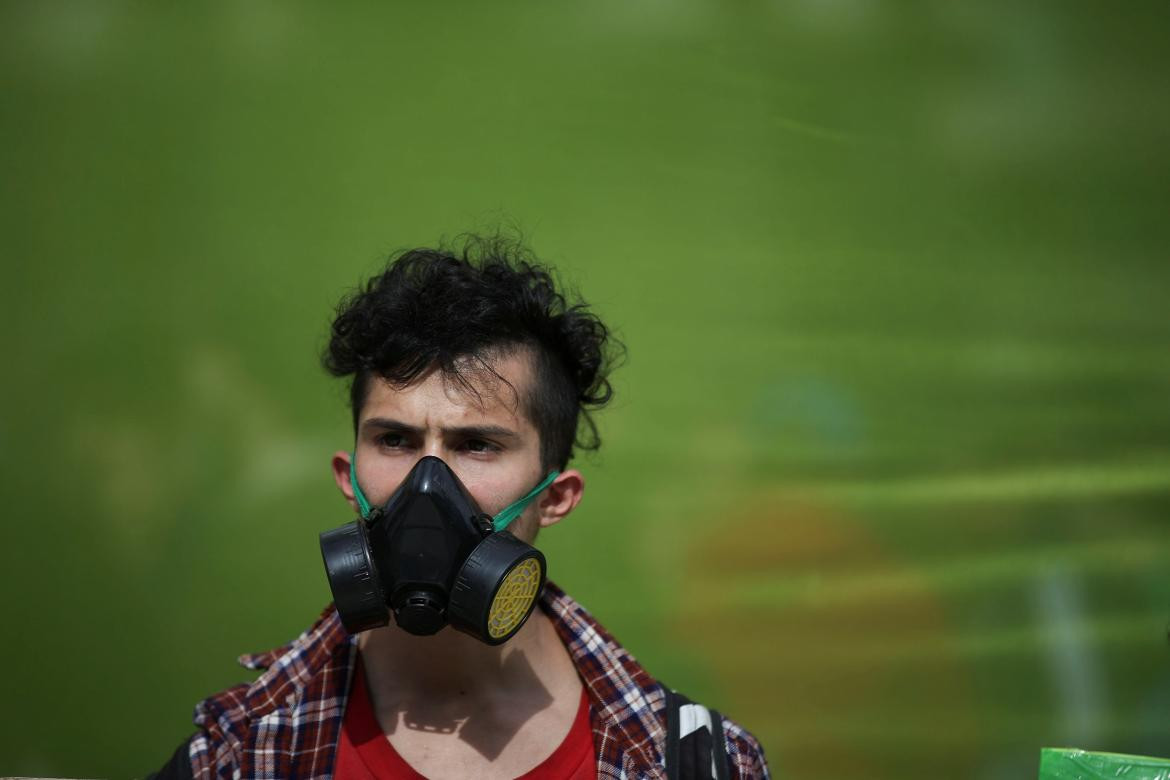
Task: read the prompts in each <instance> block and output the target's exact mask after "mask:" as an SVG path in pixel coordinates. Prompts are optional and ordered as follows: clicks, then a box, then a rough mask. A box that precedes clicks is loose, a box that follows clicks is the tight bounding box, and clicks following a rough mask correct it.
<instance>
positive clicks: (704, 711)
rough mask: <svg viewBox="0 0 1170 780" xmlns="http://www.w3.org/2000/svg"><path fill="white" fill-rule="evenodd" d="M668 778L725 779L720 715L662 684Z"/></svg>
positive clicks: (725, 753) (694, 779)
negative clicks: (664, 699) (664, 696)
mask: <svg viewBox="0 0 1170 780" xmlns="http://www.w3.org/2000/svg"><path fill="white" fill-rule="evenodd" d="M663 690H664V691H665V692H666V777H667V778H668V780H728V775H729V774H730V773H729V771H728V767H727V743H726V738H725V737H724V734H723V716H722V715H720V714H719V712H718V711H716V710H712V709H708V708H707V707H704V706H703V705H702V704H695V703H694V702H692V701H691V700H690V699H688V698H687V697H686V696H683V695H682V694H681V693H678V692H677V691H672V690H670V689H669V688H666V687H665V686H663Z"/></svg>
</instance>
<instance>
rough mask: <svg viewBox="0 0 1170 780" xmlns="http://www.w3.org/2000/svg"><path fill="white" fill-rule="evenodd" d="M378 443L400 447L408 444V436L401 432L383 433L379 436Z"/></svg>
mask: <svg viewBox="0 0 1170 780" xmlns="http://www.w3.org/2000/svg"><path fill="white" fill-rule="evenodd" d="M378 444H380V445H382V446H383V447H389V448H391V449H398V448H400V447H405V446H406V437H405V436H403V435H402V434H401V433H383V434H382V435H381V436H379V437H378Z"/></svg>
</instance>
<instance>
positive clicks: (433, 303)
mask: <svg viewBox="0 0 1170 780" xmlns="http://www.w3.org/2000/svg"><path fill="white" fill-rule="evenodd" d="M574 297H575V298H576V296H574ZM517 349H527V350H530V352H531V354H532V356H533V357H532V359H533V369H534V371H533V377H534V381H533V386H532V387H531V388H529V389H528V392H527V394H526V397H525V398H523V399H522V405H523V408H524V410H525V412H526V414H527V415H528V417H529V419H530V421H531V422H532V423H533V425H534V426H535V427H536V429H537V430H538V431H539V432H540V457H541V465H542V467H543V468H545V469H551V468H564V467H565V465H566V464H567V463H568V462H569V460H570V459H571V458H572V457H573V448H574V446H577V447H580V448H581V449H586V450H595V449H597V448H598V447H599V446H600V445H601V438H600V436H599V434H598V432H597V425H596V423H595V422H594V420H593V418H592V416H591V414H590V412H591V411H593V410H596V409H599V408H601V407H602V406H604V405H605V404H606V403H608V402H609V400H610V399H611V398H612V397H613V387H612V385H611V384H610V382H609V373H610V371H611V370H612V369H613V367H614V366H615V364H616V362H617V360H618V359H619V358H620V356H621V355H622V354H624V347H623V346H622V344H621V342H620V341H618V340H617V338H615V337H614V336H613V334H612V333H611V332H610V330H609V328H607V327H606V326H605V324H604V323H603V322H602V321H601V320H600V319H599V318H598V317H597V316H596V315H595V314H593V313H592V312H591V311H590V310H589V308H588V306H587V305H586V304H585V303H584V302H583V301H581V300H580V299H579V298H577V299H576V300H572V301H567V300H566V298H565V295H563V294H562V293H561V292H559V291H558V290H557V284H556V282H555V280H554V278H553V275H552V272H551V271H550V269H548V268H547V267H546V266H544V265H542V264H540V263H539V262H538V261H537V260H536V258H535V257H534V256H533V254H532V252H531V251H530V250H529V249H528V248H526V247H525V246H524V245H523V244H522V243H521V242H520V241H519V240H517V239H512V238H508V237H505V236H501V235H495V236H489V237H483V236H474V235H473V236H464V237H463V238H462V239H461V241H460V245H459V246H458V247H457V248H455V249H449V248H442V247H441V248H437V249H411V250H408V251H405V252H402V253H400V254H398V255H397V256H394V257H391V258H390V260H389V262H388V263H387V266H386V269H385V270H384V271H383V272H382V273H380V274H378V275H376V276H374V277H372V278H370V279H369V280H368V281H367V282H366V284H365V285H364V286H362V287H359V288H358V289H357V290H355V291H354V292H353V293H352V294H350V295H348V296H346V297H345V298H344V299H343V300H342V301H341V303H340V304H339V305H338V308H337V317H336V318H335V319H334V321H333V326H332V337H331V339H330V341H329V346H328V347H327V348H326V349H325V351H324V353H323V354H322V357H321V362H322V364H323V365H324V367H325V369H326V370H327V371H329V373H331V374H333V375H334V376H338V377H344V376H350V375H352V376H353V380H352V382H351V384H350V406H351V408H352V409H353V424H354V433H355V435H356V434H357V425H358V420H359V417H360V413H361V409H362V405H363V404H364V403H365V399H366V396H367V393H368V392H369V386H370V379H371V378H372V377H374V376H379V377H382V378H384V379H386V380H387V381H389V382H390V383H391V384H393V385H395V386H406V385H409V384H410V383H411V382H413V381H414V380H415V379H416V378H418V377H419V376H420V375H422V374H423V373H424V372H426V371H427V370H428V369H430V368H431V367H433V366H434V367H438V369H439V370H441V371H442V372H443V374H444V375H445V376H446V377H447V378H449V379H452V380H454V381H456V382H458V383H459V384H460V385H461V386H462V387H464V388H465V389H468V390H471V391H472V392H474V387H473V385H472V384H471V383H469V381H468V379H467V374H468V372H469V370H487V371H489V372H490V373H491V374H493V375H494V376H496V377H497V378H501V379H502V377H500V376H499V374H498V373H496V372H495V370H494V369H493V368H492V365H493V359H494V358H497V357H499V356H501V355H503V354H507V353H510V352H511V351H513V350H517ZM469 366H470V367H472V368H471V369H469Z"/></svg>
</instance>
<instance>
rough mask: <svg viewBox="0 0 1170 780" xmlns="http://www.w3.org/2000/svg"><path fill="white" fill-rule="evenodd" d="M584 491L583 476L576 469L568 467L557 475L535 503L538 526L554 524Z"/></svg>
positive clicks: (578, 500)
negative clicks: (538, 518) (538, 519)
mask: <svg viewBox="0 0 1170 780" xmlns="http://www.w3.org/2000/svg"><path fill="white" fill-rule="evenodd" d="M584 492H585V477H583V476H581V472H580V471H577V470H576V469H568V470H567V471H562V472H561V473H560V474H558V475H557V478H556V479H554V480H553V481H552V484H551V485H549V486H548V487H547V488H545V489H544V495H543V496H541V498H540V500H539V501H538V502H537V503H536V511H537V515H538V516H539V517H540V527H541V528H548V527H549V526H550V525H556V524H557V523H558V522H560V521H561V519H562V518H563V517H565V516H566V515H568V514H569V513H570V512H572V511H573V509H574V508H575V507H576V506H577V504H579V503H580V502H581V495H582V494H583V493H584Z"/></svg>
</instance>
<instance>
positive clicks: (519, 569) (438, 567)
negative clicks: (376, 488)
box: [321, 456, 560, 645]
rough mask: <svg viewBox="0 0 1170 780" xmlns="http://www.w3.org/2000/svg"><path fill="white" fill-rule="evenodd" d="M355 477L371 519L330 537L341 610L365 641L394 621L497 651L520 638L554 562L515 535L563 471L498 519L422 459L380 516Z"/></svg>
mask: <svg viewBox="0 0 1170 780" xmlns="http://www.w3.org/2000/svg"><path fill="white" fill-rule="evenodd" d="M355 460H356V458H355V457H353V456H351V457H350V466H349V479H350V484H351V485H352V486H353V493H354V498H355V499H356V500H357V502H358V506H359V507H360V508H361V512H362V516H361V518H360V519H358V520H355V521H354V522H352V523H347V524H345V525H343V526H341V527H340V528H335V529H333V530H331V531H325V532H324V533H322V534H321V556H322V558H323V559H324V562H325V572H326V575H327V576H328V578H329V587H330V589H331V590H332V591H333V599H334V602H335V605H336V607H337V612H338V614H339V615H340V617H341V622H342V625H344V626H345V629H346V631H348V632H349V633H351V634H356V633H358V632H359V631H365V630H367V629H370V628H377V627H379V626H385V625H387V624H388V623H389V622H390V614H393V615H394V622H395V623H397V624H398V625H399V626H400V627H402V628H403V629H404V630H406V631H409V632H410V633H412V634H418V635H428V634H433V633H435V632H436V631H438V630H439V629H440V628H442V627H443V626H444V625H446V624H447V623H450V624H451V627H452V628H455V629H458V630H460V631H463V632H464V633H467V634H470V635H472V636H474V637H476V638H477V639H479V640H481V641H483V642H486V643H488V644H492V645H497V644H501V643H503V642H506V641H507V640H508V639H510V638H511V637H512V636H513V635H514V634H515V633H516V632H517V631H519V630H520V627H521V626H522V625H524V622H525V621H526V620H527V619H528V616H529V615H531V614H532V609H533V607H534V606H535V605H536V598H537V596H538V595H539V594H540V590H541V588H542V587H543V586H544V581H545V576H546V564H545V559H544V555H542V554H541V552H540V551H539V550H537V549H536V548H535V547H532V546H531V545H529V544H526V543H525V542H523V541H521V540H519V539H517V538H516V537H515V536H514V535H513V534H512V533H511V532H510V531H507V530H505V529H506V528H507V526H508V524H509V523H511V522H512V521H513V520H515V519H516V518H517V517H519V516H520V513H521V512H522V511H524V508H525V507H526V506H528V504H529V503H531V502H532V500H533V499H535V498H536V497H537V495H539V494H540V492H541V491H543V490H544V489H545V488H546V487H548V486H549V484H551V483H552V481H553V480H554V479H556V477H557V475H558V474H559V473H560V472H558V471H553V472H551V473H549V475H548V476H546V477H545V478H544V479H543V480H542V481H541V482H540V484H539V485H537V486H536V487H535V488H533V489H532V490H531V491H529V492H528V493H527V494H526V495H524V496H523V497H521V498H520V499H518V500H517V501H514V502H513V503H512V504H510V505H508V506H507V507H506V508H505V509H504V510H503V511H501V512H500V513H499V514H497V515H496V516H495V517H494V518H493V517H491V516H489V515H487V514H485V513H484V512H483V511H481V510H480V508H479V506H478V505H477V504H476V503H475V499H473V498H472V497H471V494H470V493H468V492H467V488H466V487H464V485H463V483H462V482H460V481H459V478H458V477H456V476H455V473H454V472H453V471H451V469H450V467H449V466H447V464H446V463H444V462H443V461H442V460H440V459H439V458H435V457H431V456H427V457H424V458H421V459H419V461H418V463H416V464H415V466H414V468H413V469H411V471H410V473H409V474H408V475H407V476H406V479H405V480H403V482H402V484H401V485H400V486H399V487H398V489H397V490H395V491H394V494H393V495H391V496H390V498H389V499H388V500H387V501H386V503H385V504H384V505H382V506H381V507H373V508H371V506H370V503H369V501H368V500H367V499H366V496H365V494H364V493H363V492H362V489H361V487H360V486H359V485H358V482H357V474H356V470H355V466H354V463H355Z"/></svg>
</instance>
